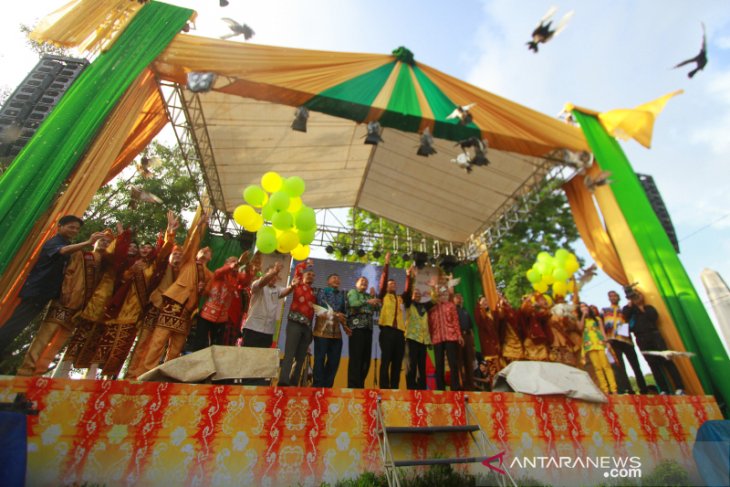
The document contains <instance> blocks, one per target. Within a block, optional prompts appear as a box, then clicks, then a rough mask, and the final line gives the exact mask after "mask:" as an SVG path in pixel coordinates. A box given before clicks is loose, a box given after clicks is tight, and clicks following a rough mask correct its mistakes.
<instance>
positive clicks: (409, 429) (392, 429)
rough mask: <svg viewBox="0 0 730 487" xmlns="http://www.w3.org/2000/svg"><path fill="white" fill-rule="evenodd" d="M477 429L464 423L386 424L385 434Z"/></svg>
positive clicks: (451, 431)
mask: <svg viewBox="0 0 730 487" xmlns="http://www.w3.org/2000/svg"><path fill="white" fill-rule="evenodd" d="M472 431H479V426H478V425H476V424H464V425H458V426H386V427H385V432H386V433H387V434H389V435H390V434H417V435H418V434H420V435H431V434H436V433H470V432H472Z"/></svg>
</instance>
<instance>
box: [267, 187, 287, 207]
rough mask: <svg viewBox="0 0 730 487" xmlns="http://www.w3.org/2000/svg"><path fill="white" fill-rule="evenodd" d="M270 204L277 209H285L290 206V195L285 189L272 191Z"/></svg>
mask: <svg viewBox="0 0 730 487" xmlns="http://www.w3.org/2000/svg"><path fill="white" fill-rule="evenodd" d="M269 204H270V205H271V207H272V208H273V209H275V210H277V211H284V210H286V209H287V208H289V195H288V194H286V193H285V192H283V191H277V192H276V193H271V198H269Z"/></svg>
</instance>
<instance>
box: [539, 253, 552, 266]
mask: <svg viewBox="0 0 730 487" xmlns="http://www.w3.org/2000/svg"><path fill="white" fill-rule="evenodd" d="M551 260H553V258H552V256H551V255H550V254H548V253H547V252H545V251H543V252H540V253H539V254H537V261H538V262H545V263H548V262H550V261H551Z"/></svg>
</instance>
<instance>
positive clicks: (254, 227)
mask: <svg viewBox="0 0 730 487" xmlns="http://www.w3.org/2000/svg"><path fill="white" fill-rule="evenodd" d="M263 224H264V217H263V216H261V215H260V214H258V213H256V214H255V215H254V217H253V220H251V221H249V222H247V223H246V224H245V225H243V228H244V230H246V231H247V232H251V233H254V232H257V231H258V229H259V228H261V226H262V225H263Z"/></svg>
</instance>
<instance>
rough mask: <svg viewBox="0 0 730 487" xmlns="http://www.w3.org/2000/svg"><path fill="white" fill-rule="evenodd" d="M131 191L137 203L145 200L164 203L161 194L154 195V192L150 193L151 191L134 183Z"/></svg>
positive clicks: (130, 188)
mask: <svg viewBox="0 0 730 487" xmlns="http://www.w3.org/2000/svg"><path fill="white" fill-rule="evenodd" d="M129 191H130V193H131V197H132V201H133V202H135V203H136V202H137V201H144V202H146V203H158V204H159V203H162V200H161V199H160V197H159V196H157V195H154V194H152V193H150V192H149V191H145V190H143V189H142V188H140V187H139V186H135V185H133V184H132V185H130V186H129Z"/></svg>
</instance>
